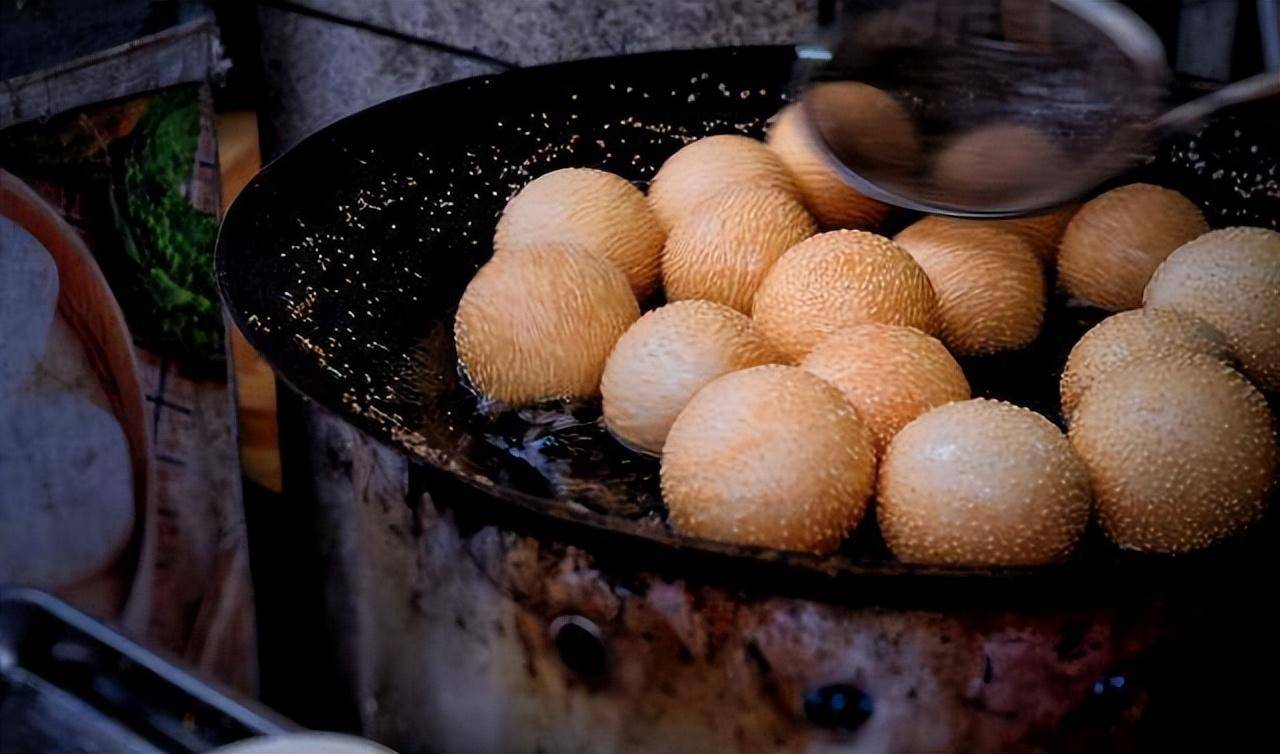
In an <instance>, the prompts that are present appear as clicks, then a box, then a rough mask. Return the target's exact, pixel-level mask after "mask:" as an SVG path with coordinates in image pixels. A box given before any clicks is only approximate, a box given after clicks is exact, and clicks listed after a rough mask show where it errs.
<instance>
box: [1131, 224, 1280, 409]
mask: <svg viewBox="0 0 1280 754" xmlns="http://www.w3.org/2000/svg"><path fill="white" fill-rule="evenodd" d="M1146 306H1147V308H1148V309H1176V310H1178V311H1181V312H1184V313H1186V314H1190V315H1192V316H1195V317H1199V318H1200V319H1203V320H1204V321H1206V322H1208V323H1209V324H1210V325H1213V327H1214V328H1216V329H1217V330H1218V331H1219V332H1221V333H1222V334H1223V336H1224V337H1225V338H1226V339H1227V345H1228V346H1230V347H1231V351H1232V352H1233V353H1234V354H1235V356H1236V358H1237V359H1239V360H1240V365H1241V368H1242V369H1243V371H1244V373H1245V374H1246V375H1248V376H1249V378H1250V379H1252V380H1253V381H1254V382H1256V383H1257V384H1258V385H1259V386H1260V387H1261V388H1262V389H1263V390H1268V391H1273V392H1274V391H1280V233H1276V232H1275V231H1272V230H1265V229H1263V228H1226V229H1224V230H1215V231H1211V232H1209V233H1206V234H1204V235H1203V236H1200V237H1199V238H1197V239H1195V240H1194V241H1191V242H1190V243H1188V244H1186V245H1184V246H1182V247H1181V248H1179V249H1178V250H1177V251H1175V252H1173V254H1171V255H1170V256H1169V258H1168V259H1166V260H1165V261H1164V263H1163V264H1161V265H1160V268H1159V269H1157V270H1156V273H1155V275H1154V276H1153V277H1152V279H1151V282H1150V283H1149V284H1148V285H1147V291H1146Z"/></svg>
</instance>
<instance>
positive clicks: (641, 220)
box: [493, 168, 666, 299]
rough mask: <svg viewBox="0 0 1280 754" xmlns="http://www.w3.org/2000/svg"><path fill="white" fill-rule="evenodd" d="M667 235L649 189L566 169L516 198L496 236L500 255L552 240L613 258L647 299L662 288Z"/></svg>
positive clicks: (591, 171) (590, 171)
mask: <svg viewBox="0 0 1280 754" xmlns="http://www.w3.org/2000/svg"><path fill="white" fill-rule="evenodd" d="M665 237H666V234H664V233H663V232H662V226H660V225H659V224H658V218H657V217H656V216H655V215H654V214H653V210H652V209H650V207H649V202H648V201H647V200H646V199H645V196H644V193H643V192H641V191H640V189H638V188H636V187H635V186H633V185H631V183H630V182H629V181H627V180H626V179H625V178H622V177H621V176H617V175H614V174H613V173H607V172H605V171H603V170H594V169H591V168H565V169H563V170H553V171H551V172H550V173H547V174H545V175H542V176H539V177H538V178H535V179H534V180H533V181H531V182H530V183H529V184H528V185H527V186H525V187H524V188H522V189H520V191H519V193H517V194H516V195H515V196H513V197H511V201H509V202H507V206H506V208H505V209H503V211H502V217H501V218H499V219H498V227H497V230H496V231H495V232H494V236H493V248H494V252H495V253H497V254H502V253H505V252H508V251H512V250H520V249H522V248H523V249H526V250H528V249H531V248H532V249H537V248H540V247H541V246H543V245H545V244H548V243H567V244H572V245H576V246H580V247H582V248H583V249H585V250H586V251H589V252H591V253H592V254H595V255H596V256H598V257H602V258H604V259H607V260H609V261H610V262H613V263H614V264H615V265H617V266H618V268H619V269H621V270H622V272H623V273H624V274H626V276H627V281H628V282H630V283H631V289H632V290H633V291H634V292H635V294H636V296H637V297H638V298H642V299H643V298H644V297H646V296H648V295H649V294H650V293H652V292H653V290H654V288H655V287H657V283H658V274H659V271H660V268H661V258H662V242H663V240H664V239H665Z"/></svg>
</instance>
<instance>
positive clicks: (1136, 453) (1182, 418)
mask: <svg viewBox="0 0 1280 754" xmlns="http://www.w3.org/2000/svg"><path fill="white" fill-rule="evenodd" d="M1071 444H1072V445H1073V446H1074V447H1075V449H1076V452H1078V453H1079V454H1080V457H1081V458H1083V459H1084V462H1085V464H1086V465H1087V466H1088V467H1089V477H1090V479H1091V480H1092V484H1093V494H1094V498H1095V500H1096V501H1097V508H1098V520H1099V522H1100V523H1101V524H1102V529H1103V531H1105V532H1106V534H1107V536H1108V537H1110V538H1111V540H1112V541H1114V542H1115V543H1116V544H1118V545H1120V546H1121V547H1123V548H1125V549H1130V550H1141V551H1145V552H1160V553H1182V552H1188V551H1191V550H1197V549H1201V548H1204V547H1208V546H1209V545H1212V544H1214V543H1215V542H1218V541H1220V540H1222V539H1224V538H1226V537H1228V536H1231V535H1232V534H1234V533H1236V532H1239V531H1241V530H1242V529H1244V528H1245V527H1247V526H1248V525H1249V524H1251V523H1252V522H1254V521H1256V520H1257V519H1258V518H1259V517H1260V516H1261V515H1262V512H1263V510H1264V508H1265V506H1266V494H1267V489H1268V488H1269V487H1270V486H1271V484H1272V482H1273V481H1274V479H1275V471H1276V439H1275V430H1274V422H1273V419H1272V416H1271V412H1270V411H1269V410H1268V408H1267V403H1266V401H1265V400H1264V399H1263V397H1262V394H1261V393H1259V392H1258V390H1257V389H1256V388H1255V387H1254V386H1253V385H1251V384H1250V383H1249V381H1248V380H1246V379H1245V378H1244V377H1243V376H1242V375H1241V374H1239V373H1238V372H1236V371H1235V370H1234V369H1232V368H1231V367H1229V366H1227V365H1225V364H1223V363H1222V362H1221V361H1218V360H1216V359H1213V358H1210V357H1208V356H1204V355H1202V354H1196V353H1189V352H1182V353H1175V354H1172V355H1169V356H1164V357H1157V358H1153V359H1150V360H1146V361H1137V362H1134V363H1132V364H1129V365H1128V366H1125V367H1122V368H1120V369H1117V370H1115V371H1113V372H1112V373H1111V374H1108V375H1107V376H1105V377H1103V378H1102V379H1101V380H1099V381H1098V382H1097V383H1095V384H1094V385H1093V387H1092V388H1091V389H1090V390H1089V392H1087V393H1085V394H1084V398H1083V400H1081V401H1080V405H1079V407H1078V408H1077V409H1076V413H1075V418H1074V421H1072V423H1071Z"/></svg>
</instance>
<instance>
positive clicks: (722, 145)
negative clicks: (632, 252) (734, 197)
mask: <svg viewBox="0 0 1280 754" xmlns="http://www.w3.org/2000/svg"><path fill="white" fill-rule="evenodd" d="M735 186H753V187H755V188H773V189H778V190H781V191H786V192H788V193H790V194H792V195H795V193H796V185H795V181H794V180H793V179H792V178H791V174H790V173H789V172H787V168H786V166H784V165H783V164H782V161H781V160H779V159H778V156H777V155H776V154H774V153H773V152H772V151H771V150H770V149H769V148H768V147H766V146H765V145H764V144H763V143H762V142H759V141H756V140H755V139H750V138H747V137H746V136H738V135H736V134H721V135H719V136H708V137H706V138H704V139H698V140H697V141H694V142H690V143H689V144H686V145H685V146H684V147H682V148H681V149H680V150H679V151H678V152H676V153H675V154H673V155H671V156H670V157H669V158H667V161H666V162H664V163H662V167H661V168H659V169H658V173H657V175H655V176H654V177H653V182H652V183H651V184H650V185H649V204H650V206H652V207H653V211H654V213H655V214H656V215H657V216H658V223H659V224H661V225H662V229H663V230H664V231H670V230H671V228H672V226H674V225H675V224H676V222H677V221H679V220H680V219H681V218H683V217H684V216H685V215H687V214H689V212H691V211H692V210H693V209H694V208H695V207H696V206H698V204H700V203H702V202H703V201H705V200H707V199H710V198H711V197H712V196H715V195H716V194H718V193H720V192H721V191H723V190H725V189H727V188H733V187H735Z"/></svg>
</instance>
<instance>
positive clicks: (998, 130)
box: [932, 123, 1067, 204]
mask: <svg viewBox="0 0 1280 754" xmlns="http://www.w3.org/2000/svg"><path fill="white" fill-rule="evenodd" d="M1066 159H1067V158H1066V156H1065V155H1064V154H1063V152H1062V150H1061V149H1060V148H1059V147H1058V145H1057V144H1055V143H1054V141H1053V139H1051V138H1050V137H1049V136H1047V135H1046V134H1044V133H1041V132H1040V131H1038V130H1036V129H1034V128H1031V127H1029V126H1024V125H1020V124H1017V123H993V124H990V125H986V126H981V127H979V128H975V129H973V130H972V131H968V132H966V133H962V134H960V135H959V136H957V137H956V138H955V139H954V140H952V141H951V142H950V143H949V144H948V145H946V146H945V147H943V148H942V150H941V151H939V152H938V156H937V158H936V159H935V160H934V165H933V174H932V177H933V185H934V189H935V190H936V191H937V192H938V196H939V198H940V199H946V200H950V201H951V202H953V203H954V202H959V203H964V204H986V203H991V202H995V203H1006V202H1012V201H1017V200H1019V198H1020V197H1021V195H1023V194H1025V192H1027V191H1032V190H1034V189H1035V188H1036V187H1037V185H1038V184H1039V182H1040V181H1041V180H1042V179H1041V174H1042V172H1043V171H1044V169H1045V166H1046V165H1060V164H1062V163H1063V162H1064V161H1065V160H1066Z"/></svg>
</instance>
